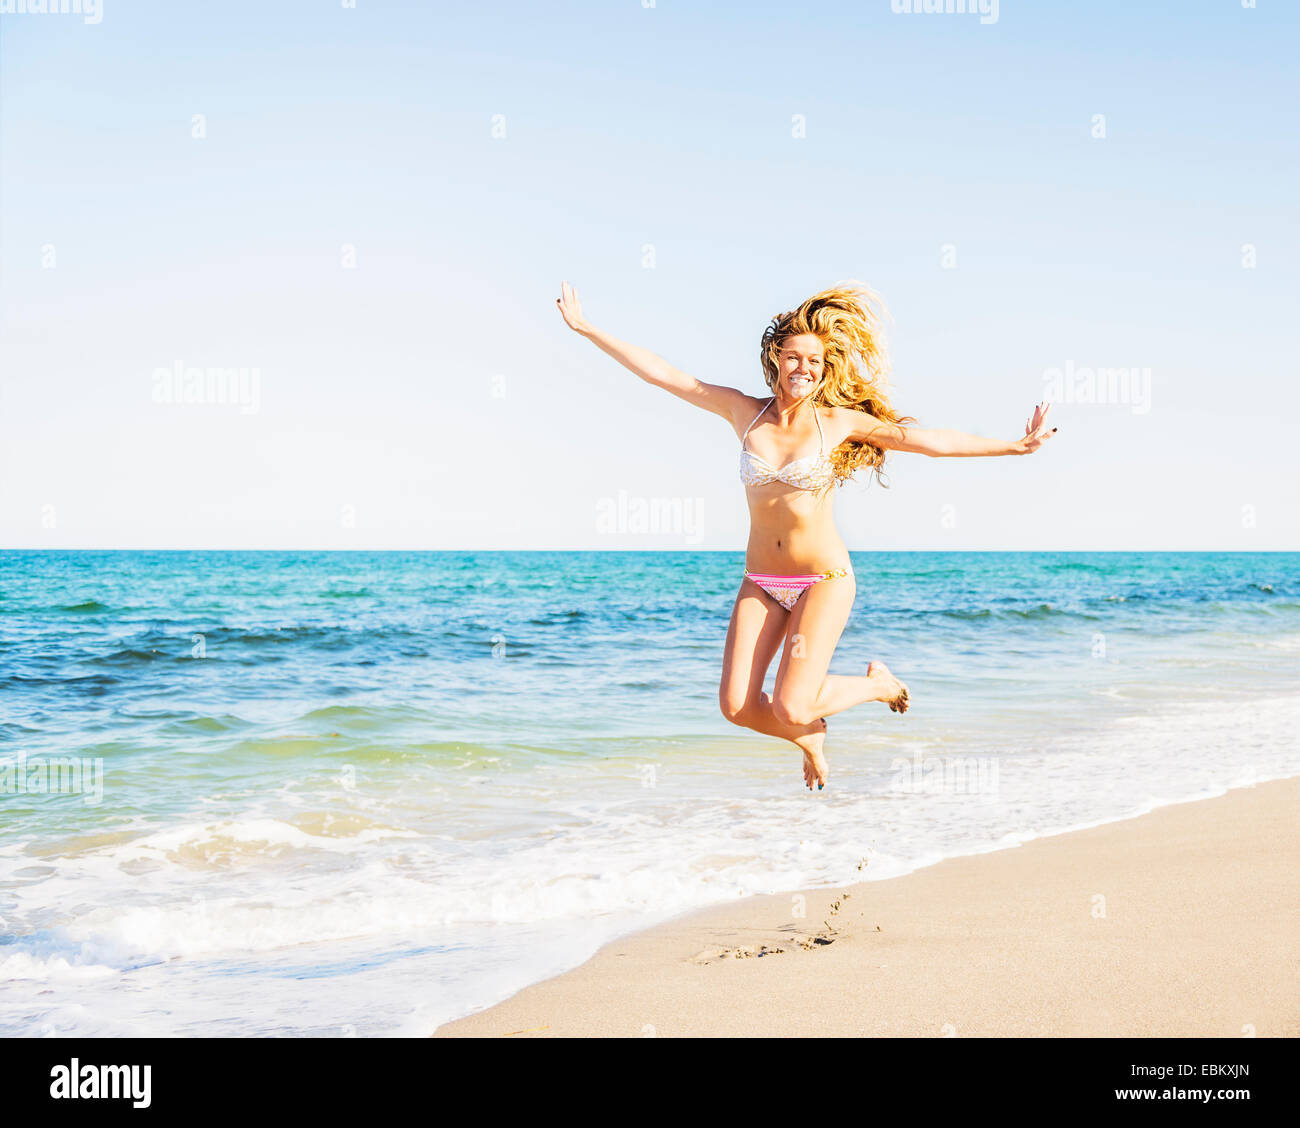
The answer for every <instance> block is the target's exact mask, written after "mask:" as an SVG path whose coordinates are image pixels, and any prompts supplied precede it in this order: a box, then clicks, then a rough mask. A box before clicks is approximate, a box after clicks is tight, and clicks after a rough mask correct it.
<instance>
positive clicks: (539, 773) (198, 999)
mask: <svg viewBox="0 0 1300 1128" xmlns="http://www.w3.org/2000/svg"><path fill="white" fill-rule="evenodd" d="M853 561H854V568H855V570H856V572H857V577H858V594H857V601H856V604H855V607H854V612H853V616H852V618H851V620H850V622H849V625H848V627H847V629H846V631H845V633H844V637H843V640H842V641H841V644H840V648H839V651H838V652H837V656H836V659H835V661H834V662H833V663H832V667H831V669H832V672H839V673H849V672H863V671H864V670H865V667H866V663H867V662H868V661H869V660H871V659H873V658H880V659H883V660H885V661H887V662H888V663H889V664H890V666H891V667H892V668H893V669H894V671H895V672H896V673H897V674H898V675H899V676H900V677H902V678H903V679H904V680H905V681H907V682H908V684H909V685H910V687H911V690H912V696H913V702H914V704H913V708H912V710H911V711H910V712H909V713H908V714H907V715H906V716H905V717H899V716H896V715H895V714H893V713H890V712H889V711H888V710H887V709H885V708H884V707H883V706H878V705H869V706H862V707H860V708H858V709H856V710H853V711H850V712H847V713H844V714H840V715H837V716H835V717H833V718H831V721H830V737H829V739H828V742H827V759H828V761H829V763H830V768H831V784H830V786H829V787H828V789H827V791H826V792H824V793H819V794H816V795H811V794H809V793H808V792H807V791H805V790H804V789H803V787H802V780H801V774H800V767H799V754H798V752H797V751H796V750H795V749H794V748H793V747H792V746H790V745H786V744H784V743H782V742H781V741H778V740H775V739H773V738H770V737H764V736H760V735H758V734H755V733H752V732H747V731H745V730H742V729H738V728H736V727H734V726H731V725H729V724H728V723H727V722H726V721H725V720H724V719H723V718H722V716H721V715H720V713H719V712H718V708H717V678H718V671H719V661H720V656H721V651H722V644H723V639H724V637H725V632H726V627H727V621H728V616H729V614H730V609H731V604H732V601H733V600H734V598H735V593H736V589H737V586H738V584H739V580H740V574H741V569H742V555H741V554H740V553H716V552H698V553H693V552H664V553H509V552H491V553H278V552H266V553H259V552H233V553H221V552H211V553H209V552H159V553H152V552H121V553H111V552H102V553H101V552H3V553H0V985H2V986H3V990H0V1033H2V1034H11V1035H12V1034H40V1033H57V1034H86V1035H121V1034H143V1035H150V1034H162V1035H168V1034H176V1035H193V1034H218V1035H220V1034H263V1033H275V1034H324V1035H330V1034H338V1035H344V1036H346V1035H349V1034H358V1035H372V1034H427V1033H429V1032H430V1031H431V1030H432V1029H433V1028H434V1027H435V1026H436V1025H438V1024H439V1023H441V1022H444V1021H447V1020H449V1019H451V1018H454V1017H457V1016H459V1015H461V1014H464V1013H467V1012H468V1011H470V1010H473V1009H477V1008H478V1007H481V1006H485V1005H488V1004H490V1003H491V1002H493V1001H496V1000H497V999H499V998H501V997H503V996H505V995H507V994H509V993H511V992H513V991H514V990H517V989H518V988H520V987H522V986H524V985H526V984H527V983H529V982H532V981H535V980H536V979H539V978H542V977H543V976H546V975H549V974H552V973H554V972H558V971H560V970H562V969H564V968H566V967H569V966H572V965H574V964H576V963H577V962H580V961H581V960H582V959H584V958H585V957H586V956H587V955H589V954H590V953H591V952H592V951H594V950H595V948H596V947H597V946H599V944H601V943H602V942H604V941H605V940H607V939H609V938H610V937H612V936H614V935H617V934H618V933H620V932H623V931H627V930H629V929H632V928H636V927H640V926H643V925H646V924H650V923H654V922H655V921H657V920H661V919H664V918H666V917H668V916H671V915H674V914H676V913H678V912H681V911H684V910H686V909H689V908H692V907H696V906H699V905H705V904H709V903H713V902H719V901H724V900H727V899H731V898H734V897H737V896H741V895H745V894H749V893H754V892H771V891H778V890H785V889H797V888H801V887H808V886H813V885H821V884H830V883H837V882H846V881H851V880H862V879H864V878H868V879H869V878H879V877H887V876H892V875H894V874H898V873H904V872H907V871H908V870H911V869H914V868H916V867H917V866H919V865H925V864H928V863H930V862H933V861H935V860H938V859H939V858H942V857H946V856H951V855H954V854H962V853H972V852H979V851H983V850H990V849H997V848H1002V847H1006V846H1009V845H1014V844H1015V843H1017V842H1019V841H1023V840H1025V839H1027V838H1030V837H1034V836H1037V835H1041V834H1045V833H1051V832H1053V831H1056V830H1061V829H1066V828H1069V827H1077V826H1084V825H1091V824H1095V823H1097V822H1104V821H1108V820H1112V819H1118V818H1123V817H1126V816H1130V815H1133V814H1136V813H1139V812H1141V811H1144V810H1147V809H1150V808H1151V807H1152V806H1155V805H1160V804H1164V803H1170V802H1176V801H1179V800H1185V799H1191V798H1196V797H1200V796H1208V795H1212V794H1217V793H1219V792H1221V791H1223V790H1224V789H1225V788H1227V787H1229V786H1235V785H1241V784H1246V783H1250V782H1252V781H1262V780H1266V779H1271V778H1278V777H1282V776H1288V775H1295V774H1300V740H1297V738H1296V736H1295V733H1296V731H1297V722H1300V685H1298V684H1297V676H1296V675H1297V670H1298V669H1300V661H1298V659H1300V554H1274V553H1269V554H1176V553H1150V554H1147V553H1114V554H1111V553H1095V554H1094V553H1074V554H1061V553H1042V554H1028V553H1005V554H1003V553H969V554H964V553H855V554H854V557H853ZM774 669H775V665H774ZM632 1033H635V1032H632Z"/></svg>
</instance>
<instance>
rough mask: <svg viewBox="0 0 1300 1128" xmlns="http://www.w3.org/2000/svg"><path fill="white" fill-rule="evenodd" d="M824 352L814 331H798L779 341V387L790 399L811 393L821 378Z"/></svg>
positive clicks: (803, 396)
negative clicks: (797, 333) (792, 335)
mask: <svg viewBox="0 0 1300 1128" xmlns="http://www.w3.org/2000/svg"><path fill="white" fill-rule="evenodd" d="M825 361H826V354H825V351H824V350H823V348H822V342H821V338H820V337H818V336H817V335H816V334H815V333H800V334H799V335H798V336H795V337H787V338H786V339H785V340H784V341H782V342H781V353H780V362H779V363H780V380H781V389H782V391H784V392H785V394H786V395H787V396H789V397H790V399H793V400H801V399H803V398H805V397H806V396H810V395H812V393H813V392H814V391H816V390H817V386H818V385H819V384H820V383H821V380H822V365H823V364H824V363H825Z"/></svg>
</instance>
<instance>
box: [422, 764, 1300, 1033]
mask: <svg viewBox="0 0 1300 1128" xmlns="http://www.w3.org/2000/svg"><path fill="white" fill-rule="evenodd" d="M1297 811H1300V777H1291V778H1287V779H1281V780H1273V781H1269V782H1267V783H1260V784H1256V785H1254V786H1248V787H1243V788H1237V789H1233V790H1230V791H1228V792H1227V793H1226V794H1223V795H1219V796H1215V797H1212V798H1206V799H1195V800H1190V801H1186V802H1180V803H1174V804H1169V805H1165V806H1161V807H1157V808H1155V809H1154V810H1152V811H1149V812H1147V813H1145V814H1142V815H1138V816H1136V817H1133V818H1128V819H1122V820H1119V821H1114V822H1106V823H1102V824H1099V825H1097V826H1093V827H1089V828H1086V829H1076V830H1070V831H1064V832H1061V833H1057V834H1052V835H1047V836H1043V837H1038V838H1033V839H1029V840H1028V841H1025V842H1022V843H1020V844H1017V845H1008V846H1007V847H1006V848H1005V849H998V850H992V851H985V852H981V853H975V854H966V855H960V856H957V857H951V858H945V859H943V860H942V861H939V862H936V863H934V864H933V865H928V866H924V867H922V868H921V869H918V870H913V871H912V872H910V873H908V874H904V875H902V876H898V877H891V878H886V879H882V880H880V881H866V882H860V883H857V884H852V885H844V886H834V887H829V888H821V889H814V890H804V891H801V892H790V893H778V894H765V895H762V896H757V897H749V898H746V899H744V900H742V901H738V902H728V903H726V904H722V905H714V906H711V907H708V908H705V909H701V910H696V911H693V912H690V913H687V914H685V915H683V916H679V917H676V918H674V919H672V920H669V921H666V922H663V923H661V924H658V925H654V926H651V927H649V928H647V929H644V930H641V931H638V932H635V933H632V934H629V935H627V936H624V937H622V938H620V939H617V940H615V941H613V942H611V943H609V944H607V945H605V946H604V947H602V948H601V949H600V950H599V951H597V952H596V954H595V955H593V956H592V957H591V958H590V959H589V960H587V962H585V963H583V964H581V965H580V966H578V967H576V968H574V969H572V970H571V971H567V972H564V973H563V974H561V975H559V976H556V977H554V978H551V979H547V980H544V981H542V982H540V983H536V984H533V985H532V986H530V987H527V988H525V989H524V990H522V991H520V992H519V993H517V994H515V995H514V996H512V997H511V998H509V999H506V1000H505V1001H503V1002H501V1003H498V1004H496V1005H494V1006H492V1007H489V1008H486V1009H484V1010H481V1011H478V1012H476V1013H474V1014H471V1015H468V1016H466V1017H464V1018H461V1019H457V1020H454V1021H452V1022H448V1023H445V1024H443V1025H442V1026H440V1027H439V1028H438V1029H437V1030H436V1031H435V1032H434V1034H433V1036H434V1037H499V1036H503V1035H504V1036H515V1037H556V1036H596V1037H642V1036H665V1037H667V1036H706V1037H707V1036H760V1037H761V1036H778V1037H779V1036H818V1035H826V1036H886V1037H888V1036H895V1037H897V1036H928V1037H939V1036H945V1035H946V1036H976V1037H979V1036H993V1037H998V1036H1040V1037H1071V1036H1073V1037H1078V1036H1093V1037H1096V1036H1102V1037H1105V1036H1138V1037H1143V1036H1188V1037H1197V1036H1201V1037H1242V1036H1245V1035H1248V1034H1254V1035H1256V1036H1260V1037H1270V1036H1271V1037H1276V1036H1283V1037H1295V1036H1300V927H1297V925H1296V923H1295V922H1296V921H1300V882H1296V881H1295V880H1294V874H1295V873H1296V872H1297V871H1300V820H1298V819H1297V817H1296V814H1297ZM801 912H802V914H803V915H799V914H800V913H801Z"/></svg>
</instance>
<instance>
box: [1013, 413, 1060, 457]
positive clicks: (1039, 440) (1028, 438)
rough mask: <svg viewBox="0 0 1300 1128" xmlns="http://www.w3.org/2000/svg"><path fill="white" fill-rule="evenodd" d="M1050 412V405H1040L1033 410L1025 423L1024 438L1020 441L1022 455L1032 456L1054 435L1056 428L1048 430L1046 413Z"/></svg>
mask: <svg viewBox="0 0 1300 1128" xmlns="http://www.w3.org/2000/svg"><path fill="white" fill-rule="evenodd" d="M1051 410H1052V405H1051V404H1050V403H1040V404H1039V405H1038V406H1037V407H1035V408H1034V414H1033V415H1032V416H1031V417H1030V418H1029V419H1027V420H1026V421H1025V437H1024V438H1023V439H1021V440H1020V445H1021V447H1022V450H1021V453H1022V454H1033V453H1034V451H1036V450H1037V449H1038V448H1039V447H1040V446H1042V445H1043V444H1044V443H1045V442H1047V440H1048V439H1050V438H1051V437H1052V436H1053V435H1055V434H1056V428H1055V427H1052V428H1050V429H1049V428H1048V426H1047V413H1048V412H1049V411H1051Z"/></svg>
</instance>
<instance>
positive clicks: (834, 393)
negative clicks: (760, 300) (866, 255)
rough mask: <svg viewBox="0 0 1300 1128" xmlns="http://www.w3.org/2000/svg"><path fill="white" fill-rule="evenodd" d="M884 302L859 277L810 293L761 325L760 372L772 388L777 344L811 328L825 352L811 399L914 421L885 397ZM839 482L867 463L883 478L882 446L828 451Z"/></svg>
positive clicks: (879, 416)
mask: <svg viewBox="0 0 1300 1128" xmlns="http://www.w3.org/2000/svg"><path fill="white" fill-rule="evenodd" d="M884 315H885V307H884V303H883V302H882V301H881V300H880V298H879V296H878V295H877V294H875V293H874V292H873V291H871V290H870V289H868V288H867V287H866V286H864V285H863V284H862V283H861V282H855V281H852V280H849V281H846V282H837V283H836V284H835V285H834V286H832V287H831V288H830V289H829V290H823V291H822V292H821V293H820V294H814V295H813V296H812V297H811V298H809V299H808V300H807V301H805V302H804V303H803V304H802V305H801V306H799V308H798V309H794V310H791V311H790V312H789V313H781V314H778V315H777V316H776V317H774V318H772V321H771V324H769V325H768V327H767V328H766V329H764V330H763V346H762V360H763V377H764V379H765V380H766V381H767V386H768V387H769V388H770V389H771V390H772V391H773V392H775V391H776V389H777V384H778V382H779V380H780V374H781V368H780V357H781V346H782V345H783V344H784V343H785V341H786V339H787V338H789V337H796V336H798V335H799V334H801V333H813V334H815V335H816V336H817V337H819V338H820V339H821V342H822V349H823V352H824V357H823V361H822V381H821V383H820V384H819V385H818V387H817V390H816V391H815V392H814V393H813V404H814V405H818V404H822V405H825V406H827V407H851V408H853V409H854V410H855V411H862V412H865V413H866V414H868V415H874V416H875V417H876V418H877V419H883V420H885V421H886V422H888V423H915V422H916V420H915V419H914V418H912V417H911V416H910V415H899V414H898V413H897V412H895V411H894V409H893V407H892V406H891V405H890V402H889V361H888V358H887V357H886V355H885V345H884V334H883V330H882V328H881V319H882V316H884ZM830 458H831V466H832V467H833V468H834V470H835V479H836V483H837V484H842V483H844V482H846V481H848V480H849V479H850V478H851V477H852V476H853V474H854V473H855V472H856V471H858V470H860V469H862V467H864V466H865V467H867V468H868V469H870V470H873V471H874V472H875V475H876V479H877V480H878V481H879V482H880V484H881V485H882V486H883V485H888V483H887V482H886V481H885V480H884V474H883V467H884V464H885V452H884V450H883V448H881V447H876V446H871V445H870V444H869V443H865V442H848V441H846V442H843V443H841V444H840V445H839V446H837V447H836V448H835V449H834V450H833V451H831V456H830Z"/></svg>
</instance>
